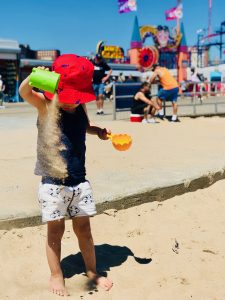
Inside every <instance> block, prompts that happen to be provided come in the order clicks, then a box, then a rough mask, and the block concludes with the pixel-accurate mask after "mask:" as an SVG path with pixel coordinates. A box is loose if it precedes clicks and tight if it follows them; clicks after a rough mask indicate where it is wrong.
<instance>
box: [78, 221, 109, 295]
mask: <svg viewBox="0 0 225 300" xmlns="http://www.w3.org/2000/svg"><path fill="white" fill-rule="evenodd" d="M73 230H74V232H75V234H76V236H77V238H78V242H79V247H80V251H81V254H82V256H83V259H84V263H85V267H86V272H87V276H88V278H89V279H90V280H92V281H93V282H95V284H96V285H97V286H100V287H101V288H103V289H104V290H106V291H108V290H110V289H111V287H112V285H113V283H112V282H111V280H109V279H108V278H106V277H103V276H100V275H99V274H97V271H96V257H95V248H94V243H93V238H92V234H91V226H90V220H89V217H76V218H73Z"/></svg>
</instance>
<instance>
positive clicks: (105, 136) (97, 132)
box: [82, 104, 111, 140]
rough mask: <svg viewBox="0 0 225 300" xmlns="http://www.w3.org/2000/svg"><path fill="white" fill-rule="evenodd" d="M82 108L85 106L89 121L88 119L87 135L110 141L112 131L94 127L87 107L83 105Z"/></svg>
mask: <svg viewBox="0 0 225 300" xmlns="http://www.w3.org/2000/svg"><path fill="white" fill-rule="evenodd" d="M82 106H83V109H84V111H85V113H86V115H87V119H88V127H87V133H89V134H92V135H97V136H98V137H99V138H100V139H101V140H108V139H109V137H108V135H109V134H111V131H110V130H108V129H106V128H101V127H98V126H95V125H92V124H91V123H90V120H89V117H88V113H87V108H86V105H85V104H82Z"/></svg>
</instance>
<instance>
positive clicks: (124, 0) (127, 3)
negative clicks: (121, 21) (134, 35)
mask: <svg viewBox="0 0 225 300" xmlns="http://www.w3.org/2000/svg"><path fill="white" fill-rule="evenodd" d="M118 5H119V13H120V14H122V13H127V12H130V11H136V10H137V1H136V0H118Z"/></svg>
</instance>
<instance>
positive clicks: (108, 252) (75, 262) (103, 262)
mask: <svg viewBox="0 0 225 300" xmlns="http://www.w3.org/2000/svg"><path fill="white" fill-rule="evenodd" d="M95 252H96V260H97V270H98V273H99V274H101V275H102V276H106V277H107V271H110V268H112V267H116V266H120V265H121V264H122V263H124V262H125V261H126V260H127V258H128V256H133V257H134V259H135V261H136V262H137V263H139V264H149V263H150V262H151V261H152V259H151V258H140V257H136V256H135V255H134V253H133V252H132V251H131V250H130V249H129V248H128V247H125V246H124V247H121V246H112V245H108V244H102V245H97V246H95ZM61 268H62V271H63V275H64V278H71V277H72V276H74V275H77V274H82V273H85V266H84V261H83V258H82V255H81V253H80V252H78V253H77V254H74V255H69V256H67V257H65V258H63V259H62V261H61Z"/></svg>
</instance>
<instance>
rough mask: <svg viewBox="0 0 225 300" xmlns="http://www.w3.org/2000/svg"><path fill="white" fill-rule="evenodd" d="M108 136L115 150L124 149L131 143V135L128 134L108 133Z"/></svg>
mask: <svg viewBox="0 0 225 300" xmlns="http://www.w3.org/2000/svg"><path fill="white" fill-rule="evenodd" d="M108 138H109V139H110V140H111V141H112V144H113V146H114V148H116V150H119V151H126V150H128V149H129V148H130V146H131V144H132V137H131V136H130V135H128V134H108Z"/></svg>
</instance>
